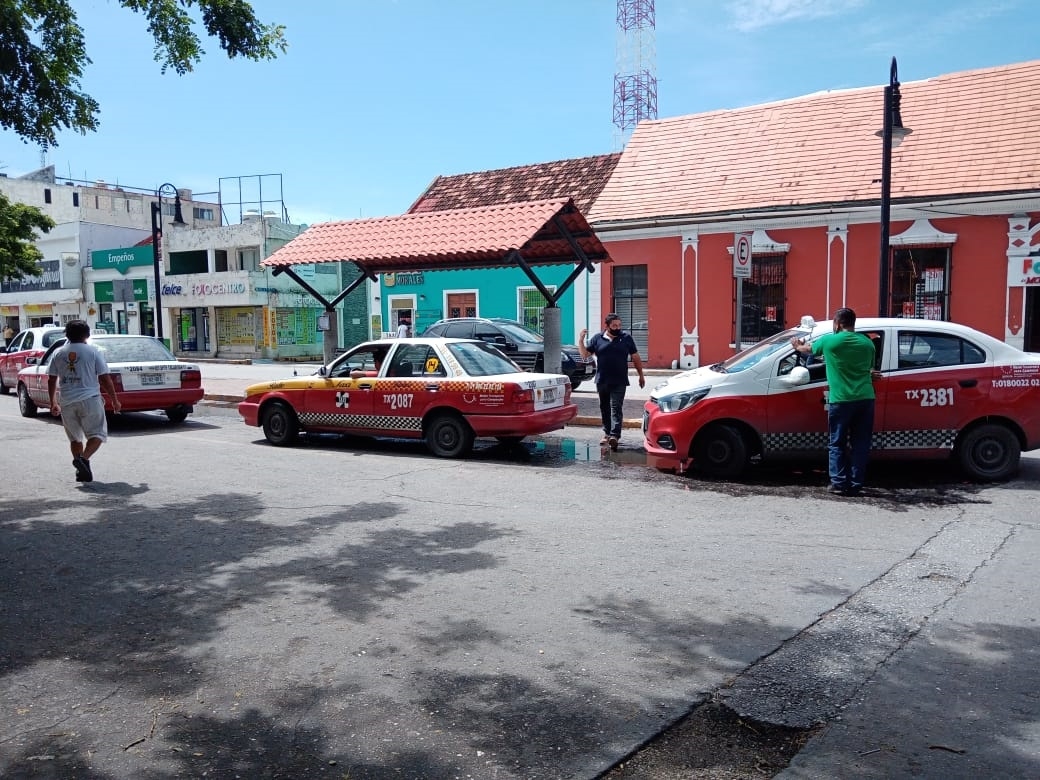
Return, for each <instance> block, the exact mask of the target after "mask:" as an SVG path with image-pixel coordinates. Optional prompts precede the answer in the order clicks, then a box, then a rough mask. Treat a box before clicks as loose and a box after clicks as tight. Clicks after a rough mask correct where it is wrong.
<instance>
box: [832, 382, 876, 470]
mask: <svg viewBox="0 0 1040 780" xmlns="http://www.w3.org/2000/svg"><path fill="white" fill-rule="evenodd" d="M827 425H828V428H829V429H830V442H829V444H828V446H827V471H828V473H829V474H830V478H831V484H832V485H835V486H837V487H840V488H846V489H848V488H851V489H852V490H859V489H860V488H862V487H863V483H864V482H865V481H866V478H867V459H868V458H869V457H870V439H871V435H872V434H873V432H874V399H873V398H869V399H866V400H863V401H842V402H840V403H832V404H829V405H828V407H827Z"/></svg>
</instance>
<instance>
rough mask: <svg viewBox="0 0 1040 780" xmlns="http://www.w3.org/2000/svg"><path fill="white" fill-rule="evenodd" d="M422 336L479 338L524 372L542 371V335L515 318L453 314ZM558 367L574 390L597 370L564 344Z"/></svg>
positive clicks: (577, 352)
mask: <svg viewBox="0 0 1040 780" xmlns="http://www.w3.org/2000/svg"><path fill="white" fill-rule="evenodd" d="M423 335H424V336H439V337H444V338H456V339H478V340H479V341H485V342H487V343H488V344H494V345H495V346H496V347H498V348H499V349H500V350H501V351H502V352H503V353H505V355H506V357H508V358H510V359H511V360H512V361H513V362H514V363H516V364H517V365H518V366H520V368H522V369H524V370H525V371H544V370H545V368H544V367H545V345H544V343H543V339H542V334H541V333H539V332H538V331H535V330H531V329H530V328H528V327H527V326H526V325H524V324H523V323H520V322H517V321H516V320H507V319H502V318H500V317H492V318H490V319H485V318H483V317H455V318H451V319H444V320H438V321H437V322H435V323H433V325H431V326H430V327H428V328H427V329H426V330H425V331H424V332H423ZM561 346H562V349H563V355H562V356H561V365H560V370H561V371H562V372H563V373H564V374H566V375H567V376H568V377H570V380H571V389H573V390H577V389H578V385H580V384H581V383H582V382H583V381H585V380H586V379H592V377H593V376H594V375H595V373H596V364H595V363H594V362H593V361H592V360H584V359H583V358H582V356H581V352H580V351H579V350H578V347H577V346H576V345H575V344H563V345H561Z"/></svg>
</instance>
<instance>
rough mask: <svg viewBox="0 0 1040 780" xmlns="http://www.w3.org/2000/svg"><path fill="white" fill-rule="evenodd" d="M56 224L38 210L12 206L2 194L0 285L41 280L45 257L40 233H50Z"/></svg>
mask: <svg viewBox="0 0 1040 780" xmlns="http://www.w3.org/2000/svg"><path fill="white" fill-rule="evenodd" d="M52 227H54V220H53V219H51V218H50V217H48V216H47V215H46V214H44V213H43V212H42V211H40V209H38V208H36V207H35V206H26V205H25V204H24V203H12V202H11V201H10V200H8V198H7V196H6V195H4V193H2V192H0V281H7V280H8V279H22V278H24V277H26V276H39V275H40V274H41V273H42V269H41V268H40V260H42V259H43V253H42V252H40V250H39V249H37V248H36V245H35V244H33V241H35V240H36V237H37V231H40V232H43V233H46V232H48V231H49V230H50V229H51V228H52Z"/></svg>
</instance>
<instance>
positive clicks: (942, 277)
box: [888, 247, 950, 320]
mask: <svg viewBox="0 0 1040 780" xmlns="http://www.w3.org/2000/svg"><path fill="white" fill-rule="evenodd" d="M889 290H890V295H891V299H890V300H889V310H888V315H889V316H890V317H918V318H920V319H925V320H948V319H949V318H950V312H949V306H950V249H949V247H927V248H925V247H907V248H905V249H896V250H895V251H893V252H892V277H891V282H890V284H889Z"/></svg>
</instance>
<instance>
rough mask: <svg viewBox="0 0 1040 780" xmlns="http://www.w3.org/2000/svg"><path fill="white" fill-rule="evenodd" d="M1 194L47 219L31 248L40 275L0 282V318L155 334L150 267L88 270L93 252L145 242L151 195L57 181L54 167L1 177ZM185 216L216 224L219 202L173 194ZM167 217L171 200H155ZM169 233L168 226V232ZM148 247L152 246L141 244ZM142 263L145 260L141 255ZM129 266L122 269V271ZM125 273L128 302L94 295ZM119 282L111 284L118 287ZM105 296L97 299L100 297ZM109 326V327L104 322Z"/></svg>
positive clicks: (14, 323)
mask: <svg viewBox="0 0 1040 780" xmlns="http://www.w3.org/2000/svg"><path fill="white" fill-rule="evenodd" d="M0 192H3V193H4V195H6V196H7V198H8V199H10V200H11V201H13V202H17V203H24V204H26V205H30V206H36V207H37V208H39V209H40V210H41V211H43V212H44V213H45V214H47V215H48V216H49V217H50V218H51V219H53V220H54V222H55V226H54V228H53V229H52V230H51V231H50V232H48V233H46V234H43V235H42V236H41V237H40V238H39V239H38V240H37V241H36V246H37V247H38V248H39V249H40V251H41V252H42V253H43V260H42V262H41V265H42V267H43V271H44V273H43V276H40V277H27V278H25V279H22V280H19V281H5V282H0V322H2V324H3V326H7V325H10V326H11V327H12V328H14V329H15V330H16V331H17V330H22V329H24V328H28V327H32V326H36V325H41V324H44V323H49V322H57V323H59V324H61V323H65V322H68V321H69V320H72V319H85V320H87V321H88V322H90V323H91V326H92V327H94V326H98V325H99V324H100V328H102V329H112V330H122V332H126V333H154V323H153V316H154V314H153V312H154V300H155V295H154V282H153V281H152V279H153V277H154V273H152V272H153V270H154V264H153V263H152V262H151V261H148V263H147V268H144V267H141V268H137V269H136V270H134V271H133V273H131V274H126V273H123V274H121V273H120V272H119V271H118V270H115V268H114V267H113V268H109V269H105V270H104V271H103V272H101V271H98V272H95V271H94V270H93V269H92V268H91V260H92V253H94V252H96V251H100V250H108V249H111V248H112V247H133V246H134V245H135V244H138V243H140V242H142V241H149V242H150V240H151V232H152V230H151V207H150V204H151V203H152V202H153V201H155V200H156V196H155V193H154V192H152V191H150V190H144V189H140V188H134V187H122V186H114V185H109V184H106V183H105V182H104V181H100V180H99V181H95V182H93V183H87V182H80V181H75V180H72V179H63V178H60V177H57V176H55V171H54V166H48V167H46V168H42V169H40V170H38V171H34V172H33V173H29V174H26V175H24V176H19V177H8V176H4V175H2V174H0ZM179 194H180V198H181V204H182V212H183V214H184V220H185V222H187V223H188V224H189V225H191V226H211V225H215V224H219V216H220V215H219V207H218V206H217V204H214V203H204V202H196V201H193V200H192V193H191V191H190V190H180V191H179ZM172 217H173V202H172V199H170V198H165V199H164V200H163V201H162V220H163V222H164V223H168V222H169V221H170V220H171V219H172ZM167 230H168V229H167ZM147 251H148V252H150V251H151V247H150V246H149V247H148V248H147ZM141 262H144V261H143V260H142V261H141ZM124 270H128V269H124ZM115 278H128V279H130V280H131V282H132V285H133V287H132V289H133V295H132V297H131V299H130V300H127V301H119V303H118V305H117V304H116V302H115V301H114V300H113V299H112V298H111V297H110V298H109V299H108V300H100V301H99V300H98V298H97V296H96V295H95V292H96V290H95V283H96V282H98V281H102V282H104V281H107V282H109V288H108V289H109V296H112V292H111V291H112V287H113V285H111V282H112V281H113V280H114V279H115ZM117 287H118V285H117ZM102 298H104V296H102ZM109 323H112V325H109Z"/></svg>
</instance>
